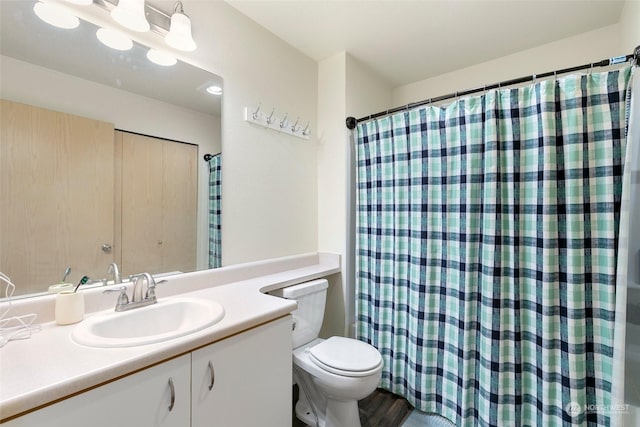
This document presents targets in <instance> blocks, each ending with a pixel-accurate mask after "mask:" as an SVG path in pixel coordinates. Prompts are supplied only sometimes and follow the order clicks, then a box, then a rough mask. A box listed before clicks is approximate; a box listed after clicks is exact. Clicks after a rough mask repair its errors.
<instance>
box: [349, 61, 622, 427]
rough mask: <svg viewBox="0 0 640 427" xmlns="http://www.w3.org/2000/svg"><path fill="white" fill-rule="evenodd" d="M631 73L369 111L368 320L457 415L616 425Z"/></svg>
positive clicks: (359, 157)
mask: <svg viewBox="0 0 640 427" xmlns="http://www.w3.org/2000/svg"><path fill="white" fill-rule="evenodd" d="M630 75H631V68H627V69H624V70H618V71H611V72H607V73H593V74H589V75H574V76H568V77H564V78H559V79H557V80H556V81H553V80H550V81H540V82H538V83H535V84H532V85H530V86H527V87H522V88H513V89H503V90H496V91H490V92H487V93H486V94H483V95H482V96H475V97H469V98H464V99H460V100H458V101H456V102H453V103H452V104H450V105H448V106H447V107H445V108H440V107H435V106H427V107H421V108H417V109H414V110H411V111H405V112H400V113H397V114H394V115H391V116H387V117H384V118H380V119H377V120H372V121H368V122H364V123H360V124H359V125H358V127H357V141H356V175H357V178H356V179H357V189H356V193H357V194H356V204H357V206H356V212H357V213H356V215H357V225H356V270H357V271H356V275H357V285H356V286H357V295H356V305H357V307H356V311H357V313H356V321H357V333H358V338H359V339H361V340H363V341H365V342H369V343H371V344H372V345H374V346H375V347H377V348H378V349H379V350H380V352H381V353H382V356H383V360H384V369H383V375H382V383H381V386H382V387H384V388H386V389H388V390H391V391H393V392H395V393H397V394H400V395H403V396H405V397H407V399H408V400H409V401H410V403H411V404H413V405H414V406H415V407H417V408H418V409H420V410H422V411H425V412H433V413H437V414H441V415H443V416H445V417H447V418H449V419H450V420H451V421H453V422H455V424H456V425H457V426H499V427H503V426H529V425H534V426H535V425H537V426H544V427H548V426H559V425H592V424H598V425H609V423H610V417H609V414H608V413H606V411H600V412H597V411H590V410H579V411H575V410H574V409H575V408H576V405H575V404H576V403H577V404H579V405H580V408H585V407H586V408H589V407H588V406H585V405H596V404H597V405H609V404H610V403H611V387H612V384H611V382H612V360H613V359H612V352H613V339H614V337H613V326H614V320H615V293H616V283H615V274H616V247H617V234H616V233H617V230H618V220H619V218H618V215H619V204H620V195H621V176H622V169H623V159H624V151H625V140H624V125H625V123H624V117H625V102H624V100H625V95H626V91H627V86H628V82H629V79H630Z"/></svg>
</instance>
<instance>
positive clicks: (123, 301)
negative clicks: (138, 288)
mask: <svg viewBox="0 0 640 427" xmlns="http://www.w3.org/2000/svg"><path fill="white" fill-rule="evenodd" d="M113 292H120V295H118V302H117V303H116V309H117V308H118V307H119V306H123V305H127V304H129V296H128V295H127V287H126V286H120V288H119V289H107V290H104V291H102V293H103V294H110V293H113Z"/></svg>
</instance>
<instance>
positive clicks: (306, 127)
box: [302, 122, 309, 136]
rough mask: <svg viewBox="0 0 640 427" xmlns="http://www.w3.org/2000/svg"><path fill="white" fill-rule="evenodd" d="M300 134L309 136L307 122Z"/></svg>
mask: <svg viewBox="0 0 640 427" xmlns="http://www.w3.org/2000/svg"><path fill="white" fill-rule="evenodd" d="M302 134H303V135H304V136H307V135H309V122H307V125H306V126H305V127H304V129H302Z"/></svg>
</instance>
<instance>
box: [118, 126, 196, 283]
mask: <svg viewBox="0 0 640 427" xmlns="http://www.w3.org/2000/svg"><path fill="white" fill-rule="evenodd" d="M116 134H117V136H116V142H117V144H119V142H118V141H121V148H120V147H117V152H120V153H121V158H120V159H119V160H118V162H119V164H120V165H121V178H120V180H121V183H120V191H121V194H122V196H121V206H120V207H119V212H118V213H116V216H117V217H118V216H119V218H118V219H117V220H116V223H117V224H118V223H119V224H120V229H121V233H120V239H119V240H120V242H121V243H120V248H121V253H122V255H121V256H122V258H121V266H122V272H123V274H124V275H129V274H135V273H141V272H149V273H152V274H156V273H163V272H169V271H193V270H195V267H196V197H197V193H196V188H197V174H196V167H197V165H196V160H197V146H195V145H191V144H183V143H178V142H174V141H168V140H163V139H160V138H154V137H149V136H145V135H137V134H131V133H127V132H120V131H118V132H117V133H116ZM116 199H118V197H117V195H116Z"/></svg>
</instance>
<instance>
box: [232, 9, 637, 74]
mask: <svg viewBox="0 0 640 427" xmlns="http://www.w3.org/2000/svg"><path fill="white" fill-rule="evenodd" d="M629 1H632V0H629ZM227 2H228V3H229V4H230V5H231V6H233V7H234V8H236V9H237V10H238V11H240V12H241V13H243V14H244V15H246V16H248V17H249V18H251V19H252V20H254V21H255V22H256V23H258V24H259V25H261V26H263V27H264V28H266V29H267V30H269V31H270V32H272V33H273V34H275V35H276V36H278V37H280V38H281V39H282V40H284V41H285V42H287V43H288V44H290V45H291V46H293V47H295V48H296V49H298V50H300V51H301V52H302V53H304V54H305V55H307V56H309V57H311V58H313V59H314V60H316V61H321V60H323V59H326V58H329V57H331V56H332V55H334V54H336V53H339V52H342V51H346V52H349V53H350V54H351V55H352V56H353V57H355V58H356V59H358V60H359V61H360V62H362V63H363V64H364V65H366V66H367V67H368V68H369V69H370V70H372V71H373V72H374V73H376V74H377V75H379V76H380V77H382V78H383V79H385V80H386V81H388V82H389V84H390V85H391V86H392V87H397V86H401V85H405V84H408V83H412V82H416V81H419V80H423V79H426V78H429V77H433V76H437V75H440V74H443V73H446V72H449V71H453V70H457V69H460V68H464V67H468V66H471V65H474V64H478V63H482V62H485V61H489V60H492V59H495V58H499V57H501V56H505V55H509V54H512V53H516V52H519V51H522V50H526V49H529V48H533V47H536V46H540V45H542V44H545V43H549V42H552V41H556V40H559V39H562V38H566V37H570V36H573V35H576V34H580V33H583V32H587V31H591V30H594V29H597V28H600V27H604V26H607V25H612V24H615V23H617V22H618V21H619V20H620V14H621V12H622V9H623V7H624V1H616V0H605V1H597V0H554V1H551V0H501V1H493V0H413V1H407V0H396V1H389V0H378V1H374V0H368V1H362V0H360V1H356V0H333V1H327V0H323V1H321V0H295V1H292V0H288V1H275V0H227Z"/></svg>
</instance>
